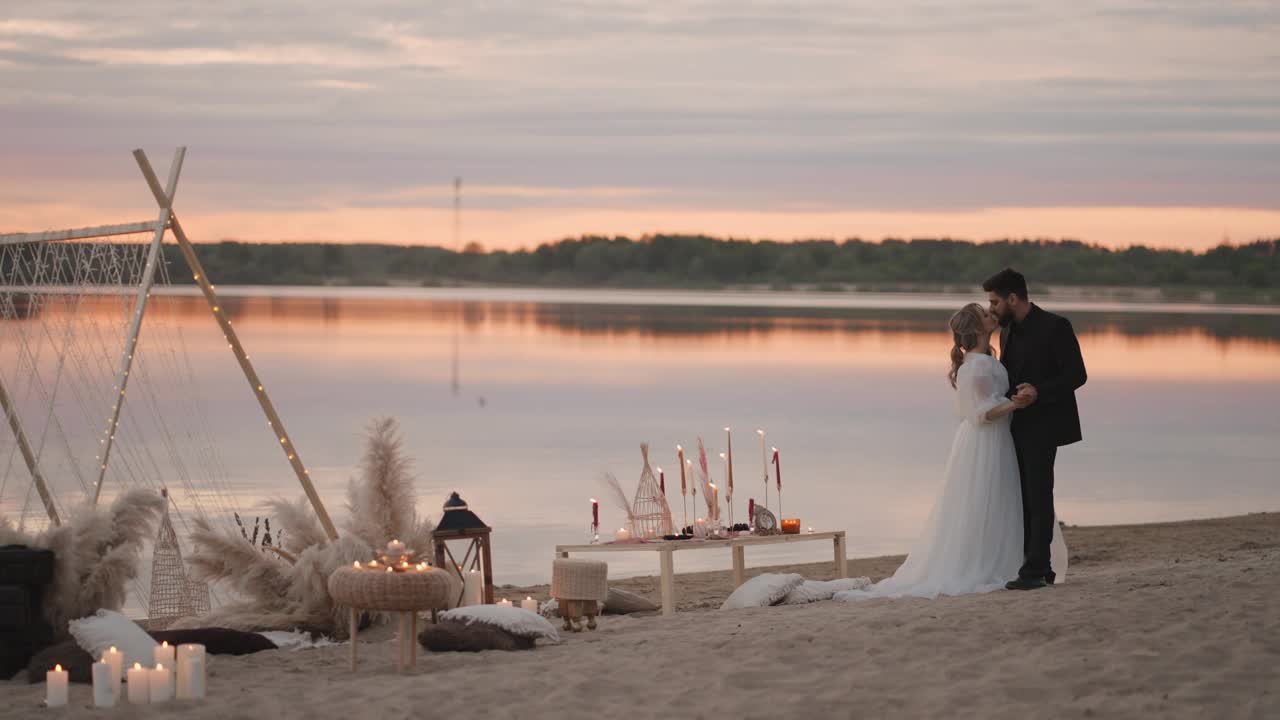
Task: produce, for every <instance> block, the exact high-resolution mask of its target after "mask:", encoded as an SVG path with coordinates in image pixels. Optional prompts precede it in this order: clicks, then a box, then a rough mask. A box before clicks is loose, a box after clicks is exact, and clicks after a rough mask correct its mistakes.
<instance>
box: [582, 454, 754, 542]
mask: <svg viewBox="0 0 1280 720" xmlns="http://www.w3.org/2000/svg"><path fill="white" fill-rule="evenodd" d="M773 456H774V457H775V458H776V457H777V456H778V453H777V452H774V454H773ZM591 527H600V503H599V502H597V501H596V499H595V498H591Z"/></svg>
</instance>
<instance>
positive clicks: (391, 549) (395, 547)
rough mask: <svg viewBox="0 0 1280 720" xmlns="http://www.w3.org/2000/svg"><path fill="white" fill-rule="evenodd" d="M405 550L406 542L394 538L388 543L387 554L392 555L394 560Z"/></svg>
mask: <svg viewBox="0 0 1280 720" xmlns="http://www.w3.org/2000/svg"><path fill="white" fill-rule="evenodd" d="M404 551H405V547H404V543H402V542H400V541H399V540H392V541H391V542H389V543H387V556H388V557H390V558H391V559H392V560H395V559H397V558H399V557H400V556H401V555H403V554H404Z"/></svg>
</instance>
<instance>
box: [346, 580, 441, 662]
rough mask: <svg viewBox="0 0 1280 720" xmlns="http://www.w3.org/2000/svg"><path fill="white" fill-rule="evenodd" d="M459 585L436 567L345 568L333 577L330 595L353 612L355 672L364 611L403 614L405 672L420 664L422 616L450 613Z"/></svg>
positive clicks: (352, 647)
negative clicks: (424, 613)
mask: <svg viewBox="0 0 1280 720" xmlns="http://www.w3.org/2000/svg"><path fill="white" fill-rule="evenodd" d="M454 585H455V583H454V581H453V578H451V577H450V576H449V573H447V572H445V571H444V570H438V569H436V568H429V569H424V570H419V569H417V568H416V567H415V568H414V569H412V570H408V571H404V572H387V571H386V570H384V569H382V568H378V569H373V568H356V567H354V566H352V567H341V568H338V569H337V570H334V571H333V574H332V575H330V576H329V595H330V596H332V597H333V601H334V602H335V603H337V604H338V605H340V606H343V607H346V608H348V609H349V611H350V613H351V669H352V670H355V669H356V646H357V643H356V630H357V625H358V623H359V619H360V611H361V610H380V611H383V612H396V613H399V615H400V617H399V622H400V627H399V632H398V633H397V635H398V636H399V640H400V658H399V665H398V669H399V670H400V671H401V672H403V671H404V670H405V669H406V668H407V667H411V666H414V665H416V664H417V662H418V645H417V640H416V638H417V635H418V613H419V612H422V611H426V610H430V611H432V612H435V611H436V610H446V609H448V607H449V595H450V591H451V590H452V588H453V587H454Z"/></svg>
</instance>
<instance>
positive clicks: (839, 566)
mask: <svg viewBox="0 0 1280 720" xmlns="http://www.w3.org/2000/svg"><path fill="white" fill-rule="evenodd" d="M835 545H836V579H837V580H843V579H844V578H847V577H849V549H848V546H847V545H846V543H845V536H844V534H843V533H841V534H839V535H837V536H836V542H835Z"/></svg>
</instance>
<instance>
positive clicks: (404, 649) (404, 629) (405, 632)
mask: <svg viewBox="0 0 1280 720" xmlns="http://www.w3.org/2000/svg"><path fill="white" fill-rule="evenodd" d="M408 667H409V613H407V612H402V613H400V673H401V674H404V671H405V670H407V669H408Z"/></svg>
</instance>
